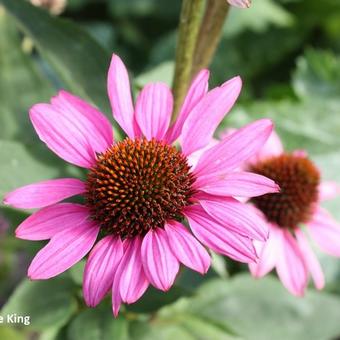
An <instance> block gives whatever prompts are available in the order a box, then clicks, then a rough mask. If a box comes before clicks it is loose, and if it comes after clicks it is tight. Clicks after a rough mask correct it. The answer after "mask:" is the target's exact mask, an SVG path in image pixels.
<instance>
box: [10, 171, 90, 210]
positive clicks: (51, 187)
mask: <svg viewBox="0 0 340 340" xmlns="http://www.w3.org/2000/svg"><path fill="white" fill-rule="evenodd" d="M85 191H86V188H85V184H84V182H82V181H80V180H79V179H75V178H59V179H51V180H47V181H42V182H37V183H33V184H29V185H25V186H24V187H21V188H18V189H16V190H14V191H11V192H9V193H8V194H6V195H5V198H4V204H6V205H11V206H13V207H15V208H20V209H34V208H43V207H46V206H48V205H52V204H54V203H58V202H60V201H62V200H63V199H65V198H68V197H72V196H75V195H79V194H82V193H84V192H85Z"/></svg>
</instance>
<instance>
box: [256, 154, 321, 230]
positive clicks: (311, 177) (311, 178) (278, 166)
mask: <svg viewBox="0 0 340 340" xmlns="http://www.w3.org/2000/svg"><path fill="white" fill-rule="evenodd" d="M251 171H253V172H255V173H258V174H260V175H263V176H266V177H268V178H271V179H272V180H274V181H275V182H276V183H277V184H278V185H279V186H280V188H281V191H280V193H278V194H266V195H263V196H260V197H255V198H253V199H252V202H253V203H254V204H255V205H256V207H257V208H259V209H260V210H261V211H262V212H263V213H264V214H265V216H266V217H267V219H268V220H269V221H270V222H274V223H276V224H277V225H278V226H280V227H282V228H292V229H293V228H296V227H297V226H298V224H299V223H305V222H308V220H309V219H310V216H311V214H312V212H313V206H314V203H316V202H317V200H318V186H319V183H320V174H319V171H318V169H317V168H316V167H315V165H314V164H313V163H312V162H311V161H310V160H309V159H308V158H306V157H302V156H297V155H293V154H283V155H280V156H277V157H273V158H270V159H267V160H265V161H262V162H259V163H257V164H255V165H253V166H251Z"/></svg>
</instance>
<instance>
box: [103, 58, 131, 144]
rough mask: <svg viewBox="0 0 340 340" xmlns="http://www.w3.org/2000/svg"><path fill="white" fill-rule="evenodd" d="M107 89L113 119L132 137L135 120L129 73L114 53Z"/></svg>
mask: <svg viewBox="0 0 340 340" xmlns="http://www.w3.org/2000/svg"><path fill="white" fill-rule="evenodd" d="M107 90H108V94H109V98H110V102H111V107H112V112H113V117H114V119H115V120H116V121H117V123H118V124H119V125H120V126H121V128H122V129H123V130H124V131H125V133H126V134H127V135H128V136H129V137H130V138H134V137H135V135H136V122H135V118H134V110H133V103H132V97H131V88H130V81H129V75H128V72H127V70H126V67H125V65H124V63H123V62H122V60H121V59H120V58H119V57H118V56H117V55H115V54H113V55H112V59H111V64H110V68H109V73H108V78H107Z"/></svg>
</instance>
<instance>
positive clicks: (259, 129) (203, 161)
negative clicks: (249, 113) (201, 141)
mask: <svg viewBox="0 0 340 340" xmlns="http://www.w3.org/2000/svg"><path fill="white" fill-rule="evenodd" d="M272 129H273V123H272V122H271V121H270V120H269V119H260V120H257V121H255V122H254V123H251V124H248V125H246V126H245V127H243V128H242V129H239V130H237V131H235V132H234V133H232V134H231V135H229V136H227V137H225V138H224V139H223V140H222V141H221V142H220V143H218V144H217V145H215V146H213V147H212V148H210V149H209V150H207V151H206V152H205V153H204V154H203V155H202V157H201V158H200V160H199V161H198V164H197V166H196V168H195V173H196V175H197V176H198V177H199V176H204V175H213V174H224V173H226V172H227V171H230V170H233V169H236V168H237V167H239V166H240V165H242V163H243V162H245V161H246V160H248V158H250V157H251V156H253V155H255V154H256V153H257V152H258V151H259V150H260V149H261V147H262V146H263V144H264V143H265V142H266V140H267V139H268V137H269V136H270V134H271V131H272Z"/></svg>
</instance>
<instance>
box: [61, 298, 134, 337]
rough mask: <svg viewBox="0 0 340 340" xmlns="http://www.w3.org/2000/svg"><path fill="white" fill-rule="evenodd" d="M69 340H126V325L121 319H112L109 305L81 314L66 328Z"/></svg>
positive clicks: (125, 321) (124, 320) (102, 305)
mask: <svg viewBox="0 0 340 340" xmlns="http://www.w3.org/2000/svg"><path fill="white" fill-rule="evenodd" d="M68 338H69V339H70V340H98V339H100V340H111V339H115V340H127V339H128V323H127V320H126V319H124V318H123V317H121V316H120V317H118V318H114V317H113V315H112V310H111V307H110V306H109V304H101V305H100V306H99V307H97V308H95V309H87V310H85V311H83V312H81V313H80V314H79V315H77V317H76V318H75V319H74V320H73V321H72V323H71V324H70V326H69V328H68Z"/></svg>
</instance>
